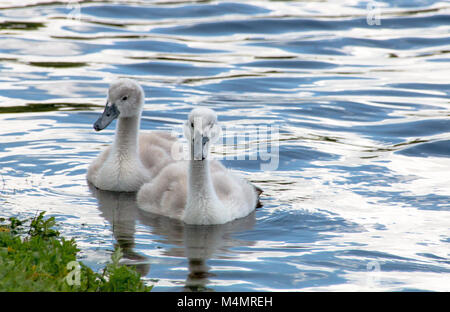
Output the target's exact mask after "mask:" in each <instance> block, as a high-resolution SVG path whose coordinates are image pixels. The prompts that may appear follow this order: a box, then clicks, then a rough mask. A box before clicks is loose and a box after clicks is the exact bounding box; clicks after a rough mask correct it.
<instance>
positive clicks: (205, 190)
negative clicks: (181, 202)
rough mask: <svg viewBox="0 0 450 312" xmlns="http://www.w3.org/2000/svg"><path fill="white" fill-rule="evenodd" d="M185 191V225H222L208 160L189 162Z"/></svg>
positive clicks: (219, 206) (218, 201) (220, 209)
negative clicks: (186, 192)
mask: <svg viewBox="0 0 450 312" xmlns="http://www.w3.org/2000/svg"><path fill="white" fill-rule="evenodd" d="M187 191H188V194H187V202H186V208H185V212H184V218H183V219H184V221H185V222H186V223H190V224H214V223H222V222H221V221H220V218H221V215H222V214H223V212H222V210H223V207H222V205H221V202H220V200H219V198H218V197H217V194H216V191H215V190H214V185H213V183H212V179H211V172H210V168H209V160H208V159H205V160H190V161H189V170H188V190H187Z"/></svg>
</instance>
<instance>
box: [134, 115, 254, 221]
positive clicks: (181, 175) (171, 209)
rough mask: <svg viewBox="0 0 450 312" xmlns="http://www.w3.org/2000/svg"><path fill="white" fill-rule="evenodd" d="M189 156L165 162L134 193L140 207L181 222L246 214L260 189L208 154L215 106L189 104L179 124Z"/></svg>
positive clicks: (215, 135) (214, 134) (217, 131)
mask: <svg viewBox="0 0 450 312" xmlns="http://www.w3.org/2000/svg"><path fill="white" fill-rule="evenodd" d="M184 134H185V137H186V139H187V141H188V144H189V154H190V156H191V160H188V161H180V162H174V163H171V164H169V165H168V166H167V167H165V168H164V169H163V170H161V172H160V173H159V174H158V175H157V176H156V177H155V178H154V179H153V180H152V181H151V182H149V183H146V184H144V185H143V186H142V187H141V189H140V190H139V192H138V194H137V201H138V207H139V208H140V209H142V210H145V211H148V212H152V213H157V214H161V215H165V216H168V217H170V218H175V219H178V220H182V221H184V222H185V223H187V224H198V225H209V224H223V223H226V222H229V221H232V220H234V219H238V218H242V217H245V216H247V215H248V214H250V213H251V212H252V211H253V210H254V209H255V207H256V205H257V204H258V200H259V195H260V193H261V192H262V191H261V189H259V188H257V187H255V186H254V185H252V184H250V183H249V182H248V181H246V180H244V179H241V178H240V177H238V176H237V175H235V174H233V173H232V172H230V171H228V170H227V169H226V168H225V167H224V166H223V165H222V164H221V163H220V162H218V161H216V160H210V159H208V158H209V157H208V156H209V147H210V144H211V143H213V142H214V141H216V140H217V139H218V136H219V134H220V128H219V126H218V123H217V116H216V114H215V112H214V111H213V110H211V109H208V108H196V109H194V110H192V112H191V113H190V115H189V118H188V120H187V122H186V123H185V125H184Z"/></svg>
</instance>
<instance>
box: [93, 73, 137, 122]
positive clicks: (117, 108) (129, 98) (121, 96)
mask: <svg viewBox="0 0 450 312" xmlns="http://www.w3.org/2000/svg"><path fill="white" fill-rule="evenodd" d="M144 98H145V95H144V90H143V89H142V87H141V86H140V85H139V84H138V83H137V82H136V81H134V80H131V79H127V78H123V79H119V80H116V81H115V82H113V83H112V84H111V86H110V87H109V90H108V98H107V100H106V106H105V110H104V111H103V114H102V115H101V116H100V117H99V118H98V120H97V121H96V122H95V123H94V129H95V130H96V131H100V130H103V129H105V128H106V127H107V126H108V125H109V124H110V123H111V122H112V121H113V120H114V119H116V118H118V117H135V116H140V115H141V112H142V108H143V106H144Z"/></svg>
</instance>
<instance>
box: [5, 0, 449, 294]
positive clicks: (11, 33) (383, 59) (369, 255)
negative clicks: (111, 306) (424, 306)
mask: <svg viewBox="0 0 450 312" xmlns="http://www.w3.org/2000/svg"><path fill="white" fill-rule="evenodd" d="M374 21H375V22H376V23H374ZM449 21H450V5H449V3H448V2H447V1H439V0H429V1H419V0H417V1H377V2H373V3H372V2H368V1H359V2H355V1H339V2H336V1H322V2H309V1H307V2H303V1H239V0H237V1H207V2H195V1H176V2H173V3H171V2H167V1H143V0H142V1H133V3H130V2H129V1H115V2H114V3H111V2H109V1H95V2H81V1H80V2H76V1H72V2H71V3H70V4H63V3H59V2H55V3H48V1H23V2H21V3H20V5H18V4H13V3H12V2H11V4H7V3H6V4H1V5H0V43H1V44H0V59H1V62H0V113H1V114H0V119H1V120H0V124H1V126H0V164H1V166H0V191H1V192H0V216H2V217H9V216H21V217H31V216H34V215H35V214H36V212H38V211H46V212H47V215H48V216H55V217H56V219H57V220H58V221H59V222H60V227H61V232H62V234H63V235H65V236H67V237H73V238H75V240H76V242H77V244H78V246H79V247H80V249H81V258H80V260H83V261H84V262H85V263H87V264H88V265H90V266H91V267H92V268H93V269H95V270H99V269H100V268H101V267H103V265H104V264H105V263H106V262H107V261H109V259H110V255H111V253H112V252H113V250H114V248H115V247H117V246H120V247H122V249H123V251H124V259H123V261H124V262H125V263H130V264H134V265H136V266H137V268H138V270H139V271H140V272H141V274H142V276H143V279H144V281H145V282H146V283H148V284H149V285H154V286H155V287H154V288H153V291H183V290H194V291H197V290H200V291H202V290H215V291H305V290H306V291H318V290H325V291H360V290H363V291H364V290H368V291H372V290H377V291H378V290H381V291H406V290H408V291H410V290H427V291H428V290H429V291H449V290H450V245H449V243H450V134H449V129H450V104H449V94H450V87H449V86H450V82H449V77H450V59H449V57H448V53H449V51H450V37H449V31H450V24H449ZM119 77H128V78H133V79H136V80H137V81H138V82H139V83H140V84H141V85H142V86H143V88H144V91H145V93H146V104H145V111H144V113H143V119H142V122H141V128H142V130H143V131H151V130H156V129H158V130H167V131H174V133H176V134H178V135H179V136H180V138H181V136H182V130H181V125H182V123H183V122H184V120H185V119H186V117H187V114H188V112H189V111H190V110H191V109H192V108H193V107H197V106H207V107H210V108H213V109H214V110H215V111H216V112H217V113H218V116H219V121H220V122H221V125H222V127H223V129H224V130H226V131H223V132H222V134H223V138H222V141H221V142H220V143H219V144H217V145H216V146H215V147H214V149H213V155H214V157H215V158H218V159H221V160H222V162H223V163H224V165H226V166H227V167H229V168H230V169H232V170H234V171H236V172H237V173H238V174H240V175H241V176H243V177H245V178H246V179H248V180H250V181H251V182H252V183H254V184H256V185H258V186H259V187H261V188H262V189H264V193H263V195H262V197H261V202H262V204H263V206H262V207H261V208H258V209H257V210H256V211H255V212H254V213H252V214H251V215H250V216H248V217H246V218H243V219H240V220H236V221H234V222H231V223H228V224H225V225H220V226H206V227H201V226H200V227H199V226H187V225H184V224H182V223H180V222H177V221H174V220H170V219H167V218H164V217H159V216H155V215H148V214H145V213H143V212H142V211H140V210H139V209H138V207H137V205H136V202H135V194H125V193H110V192H103V191H100V190H96V189H95V188H92V187H90V186H89V185H88V184H87V182H86V178H85V175H86V169H87V167H88V165H89V163H90V162H91V161H92V160H93V159H94V158H95V157H96V156H97V155H98V154H99V152H100V151H101V150H102V149H103V148H105V146H107V145H108V144H109V143H110V142H111V141H112V139H113V135H114V126H115V123H112V124H111V126H110V127H109V128H108V129H106V130H105V131H102V132H99V133H96V132H94V131H93V129H92V124H93V122H94V121H95V120H96V118H97V117H98V116H99V114H100V112H101V110H102V106H103V105H104V103H105V95H106V91H107V88H108V85H109V84H110V83H111V82H112V81H113V80H114V79H116V78H119ZM264 129H266V130H267V131H268V132H267V131H266V132H265V133H266V134H267V133H268V134H269V135H268V136H267V137H263V136H257V135H256V134H258V133H263V132H264V131H263V130H264ZM249 138H251V139H249ZM267 145H268V146H267ZM266 147H267V148H268V150H267V152H268V153H269V154H267V153H266V154H264V153H263V152H264V151H265V150H264V149H265V148H266ZM268 155H270V158H269V159H268V158H267V157H266V156H268ZM264 157H266V158H264ZM268 164H272V165H273V166H268Z"/></svg>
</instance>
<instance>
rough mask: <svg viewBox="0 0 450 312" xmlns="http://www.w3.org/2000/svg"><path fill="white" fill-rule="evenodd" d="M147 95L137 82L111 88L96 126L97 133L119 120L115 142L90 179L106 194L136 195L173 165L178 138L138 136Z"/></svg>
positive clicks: (161, 134) (117, 83)
mask: <svg viewBox="0 0 450 312" xmlns="http://www.w3.org/2000/svg"><path fill="white" fill-rule="evenodd" d="M144 99H145V95H144V91H143V89H142V87H141V86H140V85H139V84H138V83H137V82H136V81H134V80H131V79H119V80H117V81H115V82H114V83H112V84H111V86H110V88H109V90H108V98H107V101H106V106H105V110H104V112H103V114H102V115H101V116H100V117H99V118H98V120H97V121H96V122H95V124H94V129H95V130H96V131H100V130H103V129H104V128H106V127H107V126H108V125H109V124H110V123H111V122H112V121H113V120H114V119H116V118H117V119H118V120H117V125H116V133H115V136H114V142H113V143H112V145H111V146H109V147H107V148H106V149H105V150H104V151H103V152H102V153H101V154H100V155H99V156H98V157H97V158H96V159H94V161H93V162H92V163H91V165H90V166H89V169H88V172H87V179H88V181H89V182H91V183H92V184H94V185H95V186H96V187H97V188H99V189H102V190H107V191H117V192H136V191H138V190H139V188H140V187H141V186H142V185H143V184H144V183H145V182H148V181H150V180H151V179H152V177H154V176H156V175H157V174H158V173H159V171H160V170H161V169H162V168H164V167H165V166H166V165H167V164H169V163H171V162H173V158H172V157H171V148H172V145H173V143H175V142H176V138H175V137H173V136H171V135H170V133H166V132H163V131H153V132H150V133H144V134H141V135H139V126H140V120H141V114H142V109H143V106H144Z"/></svg>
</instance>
